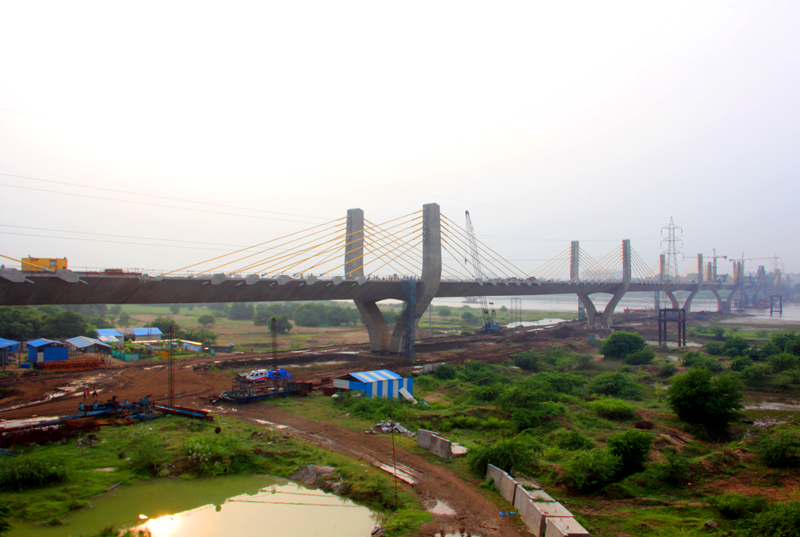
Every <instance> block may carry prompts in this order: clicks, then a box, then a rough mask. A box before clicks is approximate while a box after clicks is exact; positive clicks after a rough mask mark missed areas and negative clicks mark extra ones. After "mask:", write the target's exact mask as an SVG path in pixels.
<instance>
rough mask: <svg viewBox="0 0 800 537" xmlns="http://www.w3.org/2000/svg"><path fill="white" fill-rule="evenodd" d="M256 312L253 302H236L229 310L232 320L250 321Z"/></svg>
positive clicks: (229, 316)
mask: <svg viewBox="0 0 800 537" xmlns="http://www.w3.org/2000/svg"><path fill="white" fill-rule="evenodd" d="M255 314H256V309H255V308H254V307H253V305H252V304H247V303H245V302H234V303H233V304H231V309H230V311H229V312H228V318H229V319H231V320H232V321H249V320H250V319H252V318H253V316H255Z"/></svg>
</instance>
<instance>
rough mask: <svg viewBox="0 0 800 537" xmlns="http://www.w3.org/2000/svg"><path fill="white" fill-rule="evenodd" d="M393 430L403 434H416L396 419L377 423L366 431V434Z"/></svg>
mask: <svg viewBox="0 0 800 537" xmlns="http://www.w3.org/2000/svg"><path fill="white" fill-rule="evenodd" d="M392 432H394V433H398V434H402V435H403V436H414V433H412V432H411V431H409V430H408V429H406V428H405V427H403V426H402V425H400V424H399V423H397V422H396V421H391V420H389V421H382V422H380V423H376V424H375V427H373V428H372V429H368V430H366V431H364V433H365V434H377V433H392Z"/></svg>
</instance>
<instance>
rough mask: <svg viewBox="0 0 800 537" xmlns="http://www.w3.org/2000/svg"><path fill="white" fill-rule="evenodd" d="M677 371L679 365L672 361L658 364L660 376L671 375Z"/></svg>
mask: <svg viewBox="0 0 800 537" xmlns="http://www.w3.org/2000/svg"><path fill="white" fill-rule="evenodd" d="M677 372H678V366H677V365H675V364H674V363H672V362H664V363H663V364H661V365H660V366H658V376H659V377H671V376H672V375H674V374H675V373H677Z"/></svg>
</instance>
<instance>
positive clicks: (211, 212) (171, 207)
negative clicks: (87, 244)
mask: <svg viewBox="0 0 800 537" xmlns="http://www.w3.org/2000/svg"><path fill="white" fill-rule="evenodd" d="M0 175H8V174H4V173H0ZM0 186H4V187H8V188H19V189H21V190H32V191H35V192H50V193H53V194H60V195H62V196H75V197H78V198H89V199H97V200H104V201H119V202H122V203H132V204H134V205H149V206H151V207H161V208H164V209H178V210H182V211H194V212H199V213H209V214H223V215H227V216H243V217H245V218H257V219H259V220H274V221H279V222H295V223H298V224H310V223H311V222H303V221H301V220H289V219H287V218H270V217H266V216H255V215H252V214H236V213H226V212H222V211H209V210H207V209H193V208H191V207H176V206H174V205H162V204H159V203H147V202H146V201H133V200H121V199H118V198H104V197H102V196H90V195H88V194H75V193H72V192H61V191H58V190H47V189H45V188H33V187H28V186H18V185H7V184H3V183H0ZM138 195H140V196H141V195H142V194H138ZM189 203H192V202H189ZM247 210H252V209H247ZM278 214H281V213H278ZM296 216H300V217H302V218H321V217H317V216H303V215H296Z"/></svg>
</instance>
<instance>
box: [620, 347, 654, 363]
mask: <svg viewBox="0 0 800 537" xmlns="http://www.w3.org/2000/svg"><path fill="white" fill-rule="evenodd" d="M655 357H656V353H655V352H653V351H652V349H642V350H640V351H636V352H632V353H631V354H629V355H628V356H627V357H626V358H625V363H626V364H629V365H644V364H649V363H650V362H652V361H653V360H654V359H655Z"/></svg>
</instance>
